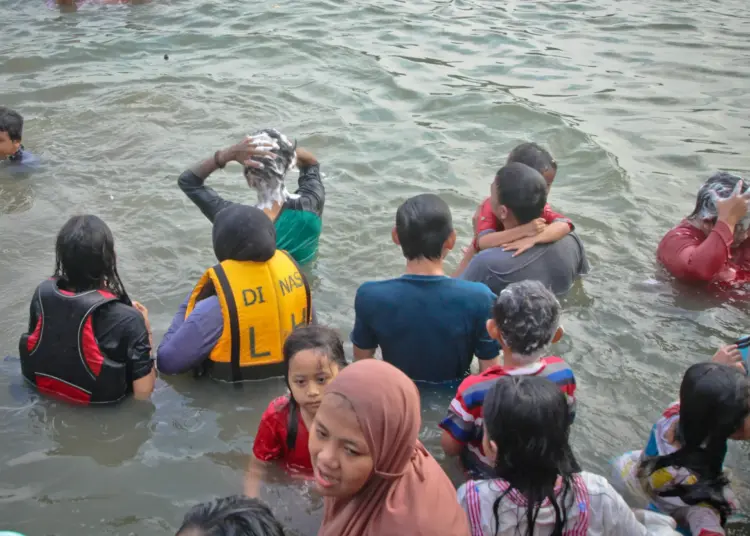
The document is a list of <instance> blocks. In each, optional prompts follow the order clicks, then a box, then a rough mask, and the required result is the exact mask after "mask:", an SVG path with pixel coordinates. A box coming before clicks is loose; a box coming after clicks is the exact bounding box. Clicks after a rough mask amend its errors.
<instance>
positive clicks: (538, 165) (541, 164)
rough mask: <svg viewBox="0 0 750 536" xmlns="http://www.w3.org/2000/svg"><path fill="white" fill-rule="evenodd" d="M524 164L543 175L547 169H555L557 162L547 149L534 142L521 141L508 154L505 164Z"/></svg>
mask: <svg viewBox="0 0 750 536" xmlns="http://www.w3.org/2000/svg"><path fill="white" fill-rule="evenodd" d="M513 162H518V163H519V164H526V165H527V166H529V167H530V168H532V169H535V170H537V171H538V172H539V173H541V174H542V175H544V174H545V173H546V172H547V171H548V170H550V169H552V170H554V171H557V162H556V161H555V159H554V158H553V157H552V155H551V154H550V153H549V151H548V150H547V149H545V148H544V147H542V146H541V145H539V144H537V143H534V142H527V143H522V144H521V145H518V146H517V147H515V148H514V149H513V150H512V151H511V152H510V154H509V155H508V160H507V162H506V163H507V164H512V163H513Z"/></svg>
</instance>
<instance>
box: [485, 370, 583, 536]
mask: <svg viewBox="0 0 750 536" xmlns="http://www.w3.org/2000/svg"><path fill="white" fill-rule="evenodd" d="M482 408H483V409H482V412H483V415H484V424H485V427H486V429H487V432H488V434H489V439H491V440H492V441H494V442H495V443H496V444H497V457H496V459H495V467H494V473H495V476H496V477H497V478H501V479H503V480H505V481H506V482H507V483H508V484H509V487H508V489H507V490H506V491H505V492H504V493H503V494H502V495H500V497H498V498H497V499H496V500H495V503H494V504H493V506H492V509H493V512H494V515H495V527H496V528H495V534H497V532H498V530H499V526H500V520H499V518H500V511H499V508H500V503H501V502H502V500H503V498H505V496H506V495H507V494H508V493H510V492H511V491H512V490H517V491H518V492H520V493H521V494H522V495H523V496H524V497H525V498H526V501H527V509H526V522H527V529H526V536H533V535H534V534H536V532H535V530H534V528H535V525H536V518H537V515H538V514H539V509H540V508H541V506H542V503H543V502H544V501H545V500H546V499H549V501H550V504H551V505H552V507H553V508H554V510H555V526H554V529H553V530H552V536H562V534H563V529H564V528H565V524H566V523H567V510H568V508H569V507H570V505H571V504H572V502H573V500H572V499H573V497H571V491H572V486H573V475H574V474H575V473H580V472H581V467H580V465H578V461H577V460H576V458H575V455H574V454H573V450H572V449H571V447H570V442H569V436H570V423H571V418H570V414H569V412H568V402H567V400H566V398H565V394H564V393H563V392H562V391H560V388H559V387H558V386H557V385H556V384H555V383H553V382H551V381H550V380H548V379H546V378H542V377H538V376H504V377H501V378H500V379H499V380H498V381H497V382H496V383H495V384H494V385H493V386H492V387H491V388H490V390H489V391H488V392H487V395H486V396H485V399H484V403H483V406H482ZM558 476H559V477H561V478H562V490H561V493H560V495H559V497H557V496H556V495H555V484H556V482H557V478H558ZM569 497H570V499H571V500H568V498H569Z"/></svg>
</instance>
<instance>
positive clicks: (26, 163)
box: [0, 106, 39, 168]
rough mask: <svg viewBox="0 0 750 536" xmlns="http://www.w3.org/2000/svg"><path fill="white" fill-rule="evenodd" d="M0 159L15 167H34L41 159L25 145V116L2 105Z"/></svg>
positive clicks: (0, 114) (0, 107)
mask: <svg viewBox="0 0 750 536" xmlns="http://www.w3.org/2000/svg"><path fill="white" fill-rule="evenodd" d="M0 161H5V162H7V164H8V165H9V166H11V167H13V168H20V167H24V168H27V167H34V166H36V165H37V164H38V163H39V160H38V159H37V158H36V157H35V156H34V155H33V154H31V153H30V152H29V151H27V150H26V149H25V148H24V146H23V117H21V114H19V113H18V112H15V111H13V110H11V109H9V108H5V107H4V106H0Z"/></svg>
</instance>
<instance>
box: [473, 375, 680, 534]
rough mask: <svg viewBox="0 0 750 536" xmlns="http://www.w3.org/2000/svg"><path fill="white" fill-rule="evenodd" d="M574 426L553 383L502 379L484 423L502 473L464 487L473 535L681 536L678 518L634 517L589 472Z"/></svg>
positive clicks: (489, 396) (525, 378) (488, 401)
mask: <svg viewBox="0 0 750 536" xmlns="http://www.w3.org/2000/svg"><path fill="white" fill-rule="evenodd" d="M570 423H571V418H570V413H569V411H568V403H567V401H566V399H565V395H564V394H563V393H561V392H560V389H559V388H558V387H557V386H556V385H555V384H554V383H552V382H551V381H549V380H547V379H545V378H539V377H533V376H506V377H504V378H500V379H499V380H498V381H497V382H495V384H494V385H493V386H492V387H491V388H490V390H489V392H488V393H487V396H486V397H485V400H484V423H483V425H482V426H483V427H484V440H483V442H484V450H485V452H486V453H487V454H488V455H489V456H490V457H491V458H492V459H493V460H494V468H493V472H494V478H493V479H491V480H483V481H473V480H470V481H468V482H467V483H466V484H464V485H463V486H461V487H460V488H459V490H458V500H459V502H460V503H461V506H462V507H463V508H464V510H465V511H466V513H467V515H468V517H469V525H470V526H471V534H472V536H519V535H525V536H549V535H552V536H562V535H580V536H583V535H589V536H594V535H597V536H598V535H607V536H637V535H662V536H669V535H674V536H676V535H677V533H676V532H675V531H674V522H673V521H672V520H671V519H669V518H668V517H666V516H661V515H659V514H655V513H652V512H644V511H640V512H637V513H635V514H634V512H633V511H632V510H631V509H630V508H629V507H628V505H627V504H626V503H625V501H624V500H623V498H622V497H620V495H618V493H617V492H616V491H615V490H614V488H612V486H610V484H609V483H608V482H607V480H606V479H605V478H604V477H602V476H599V475H595V474H592V473H588V472H586V471H582V470H581V467H580V465H579V464H578V461H577V460H576V458H575V455H574V454H573V451H572V449H571V448H570V443H569V436H570ZM639 518H640V520H641V522H639ZM642 523H643V524H642Z"/></svg>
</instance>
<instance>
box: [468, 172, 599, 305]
mask: <svg viewBox="0 0 750 536" xmlns="http://www.w3.org/2000/svg"><path fill="white" fill-rule="evenodd" d="M547 189H548V185H547V182H545V180H544V177H542V175H541V174H540V173H539V172H538V171H536V170H534V169H532V168H530V167H529V166H527V165H525V164H521V163H518V162H513V163H510V164H507V165H505V166H504V167H502V168H501V169H500V170H499V171H498V172H497V175H496V176H495V180H494V182H493V183H492V197H491V198H492V204H493V213H494V214H495V215H496V216H497V218H498V220H499V221H500V223H502V226H503V229H504V230H505V231H504V232H509V231H514V230H516V229H518V228H520V227H522V226H524V225H528V224H533V222H534V221H535V220H538V219H539V218H541V217H542V215H543V213H544V210H545V207H546V206H547ZM566 226H567V230H566ZM554 229H557V230H558V231H566V232H565V235H564V236H563V237H562V238H560V239H559V240H557V241H556V242H551V243H547V244H542V243H536V244H534V245H530V246H529V244H524V248H523V249H524V252H523V255H516V254H515V253H514V252H513V251H511V250H510V249H508V248H500V247H493V248H490V249H486V250H483V251H481V252H479V253H477V254H476V255H474V256H473V257H472V258H471V261H470V262H469V264H468V266H467V267H466V270H465V271H464V272H463V273H462V274H461V278H462V279H466V280H468V281H478V282H480V283H484V284H486V285H487V286H488V287H490V289H491V290H492V291H493V292H494V293H495V294H498V293H499V292H500V291H501V290H503V289H504V288H505V287H506V286H507V285H508V284H510V283H513V282H516V281H523V280H525V279H535V280H537V281H541V282H542V283H544V285H545V286H546V287H548V288H550V289H551V290H552V291H553V292H554V293H555V294H563V293H565V292H567V291H568V290H570V288H571V287H572V286H573V283H574V282H575V281H576V280H577V279H578V277H579V276H581V275H583V274H586V273H588V270H589V266H588V262H587V260H586V254H585V252H584V249H583V244H582V243H581V241H580V239H579V238H578V236H577V235H576V234H575V233H573V232H570V228H569V225H568V224H566V223H565V222H560V221H558V222H556V223H553V224H552V225H550V227H549V230H554ZM526 246H529V248H528V249H526ZM519 251H520V248H519Z"/></svg>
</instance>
